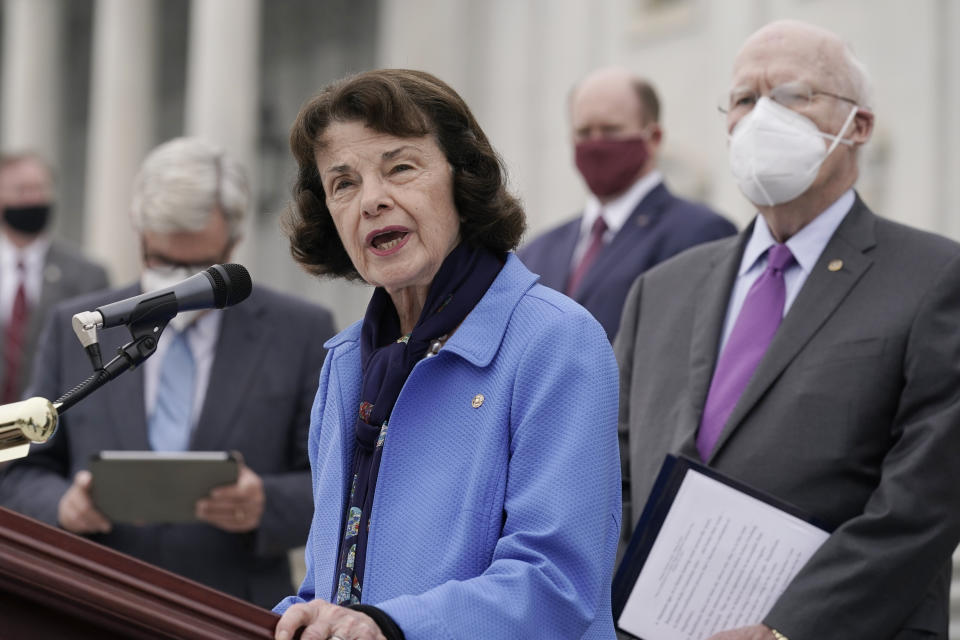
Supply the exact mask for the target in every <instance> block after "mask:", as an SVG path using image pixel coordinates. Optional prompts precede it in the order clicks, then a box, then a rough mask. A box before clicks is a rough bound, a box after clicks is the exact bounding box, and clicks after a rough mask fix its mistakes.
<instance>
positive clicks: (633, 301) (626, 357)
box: [613, 276, 643, 561]
mask: <svg viewBox="0 0 960 640" xmlns="http://www.w3.org/2000/svg"><path fill="white" fill-rule="evenodd" d="M642 291H643V277H642V276H641V277H640V278H637V279H636V281H634V283H633V286H631V287H630V293H628V294H627V300H626V302H625V303H624V305H623V313H622V314H621V317H620V329H619V331H618V332H617V337H616V339H615V340H614V343H613V352H614V355H616V358H617V365H618V367H619V370H620V411H619V419H618V421H617V436H618V439H619V444H620V479H621V484H620V486H621V495H622V500H623V524H622V525H621V527H620V546H619V548H618V550H617V558H618V561H619V558H620V557H621V556H622V555H623V551H624V550H625V549H626V545H627V544H628V543H629V542H630V536H632V535H633V526H634V522H633V519H634V515H633V509H632V505H631V502H630V500H631V497H632V492H631V489H630V385H631V381H632V377H633V346H634V339H635V338H636V335H637V322H638V321H639V318H640V295H641V293H642ZM638 515H639V514H638Z"/></svg>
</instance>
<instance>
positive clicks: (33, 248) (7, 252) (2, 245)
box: [0, 233, 50, 273]
mask: <svg viewBox="0 0 960 640" xmlns="http://www.w3.org/2000/svg"><path fill="white" fill-rule="evenodd" d="M49 248H50V238H49V237H48V236H46V235H41V236H39V237H38V238H37V239H36V240H34V241H33V242H31V243H30V244H28V245H27V246H25V247H23V248H22V249H21V248H19V247H17V246H16V245H15V244H13V243H12V242H10V239H9V238H8V237H7V235H6V234H5V233H0V257H2V264H0V268H2V269H4V270H7V269H10V270H12V269H16V267H17V262H18V261H19V260H23V265H24V268H26V270H27V272H28V273H34V272H36V273H38V272H40V271H41V270H42V269H43V263H44V260H46V258H47V249H49Z"/></svg>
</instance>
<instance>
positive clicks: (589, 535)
mask: <svg viewBox="0 0 960 640" xmlns="http://www.w3.org/2000/svg"><path fill="white" fill-rule="evenodd" d="M290 140H291V147H292V149H293V153H294V155H295V156H296V159H297V162H298V164H299V173H298V177H297V182H296V185H295V187H294V198H295V199H294V202H293V204H292V206H291V211H290V213H291V216H290V218H289V219H288V223H289V224H288V227H289V228H288V231H289V233H290V237H291V244H292V251H293V255H294V257H295V258H296V259H297V260H298V261H299V262H300V263H301V264H302V265H304V266H305V267H306V268H307V269H308V270H309V271H310V272H312V273H314V274H317V275H324V276H339V277H344V278H351V279H358V278H359V279H362V280H364V281H366V282H368V283H369V284H371V285H374V286H375V287H376V288H375V290H374V292H373V297H372V298H371V300H370V303H369V306H368V307H367V312H366V315H365V316H364V318H363V321H362V322H358V323H356V324H354V325H353V326H351V327H350V328H348V329H346V330H345V331H344V332H343V333H341V334H340V335H339V336H337V337H335V338H333V339H332V340H330V341H329V342H328V343H327V345H326V346H327V348H328V350H329V351H328V354H327V359H326V362H325V364H324V366H323V371H322V372H321V374H320V387H319V390H318V392H317V396H316V400H315V402H314V406H313V412H312V415H311V425H310V439H309V453H310V463H311V467H312V473H313V489H314V515H313V523H312V525H311V530H310V538H309V540H308V542H307V549H306V565H307V574H306V578H305V579H304V581H303V584H302V586H301V587H300V590H299V593H298V594H297V595H296V596H291V597H288V598H286V599H285V600H284V601H283V602H281V603H280V604H279V605H277V607H276V611H278V612H281V613H282V612H285V613H284V615H283V616H282V618H281V620H280V622H279V624H278V626H277V632H276V637H277V638H278V639H288V638H291V637H292V636H293V634H294V632H295V631H296V630H297V629H298V628H300V627H301V626H305V627H307V629H306V631H304V634H303V638H304V639H307V638H319V639H328V638H339V639H340V640H367V639H374V638H375V639H384V638H386V639H388V640H390V639H392V638H404V637H405V638H407V640H416V639H420V638H431V639H432V638H437V639H439V638H444V639H449V638H483V639H485V640H492V639H497V638H511V639H513V638H526V639H530V638H550V639H551V640H553V639H556V638H605V639H609V638H613V637H614V629H613V621H612V617H611V613H610V578H611V573H612V571H613V563H614V557H615V554H616V546H617V537H618V533H619V529H620V510H621V504H620V476H619V468H620V466H619V455H618V452H617V435H616V424H617V385H618V382H617V369H616V363H615V361H614V358H613V355H612V352H611V349H610V346H609V343H608V341H607V337H606V335H605V333H604V331H603V329H602V328H601V327H600V325H599V324H598V323H597V322H596V321H595V320H594V319H593V318H592V317H591V316H590V315H589V314H588V313H587V312H586V311H584V309H582V308H581V307H579V306H578V305H577V304H576V303H574V302H572V301H571V300H569V299H568V298H566V297H564V296H562V295H561V294H559V293H556V292H554V291H552V290H550V289H547V288H546V287H543V286H541V285H538V284H537V283H536V281H537V276H535V275H534V274H532V273H530V272H529V271H528V270H527V269H526V268H525V267H524V266H523V264H521V262H520V261H519V260H518V259H517V258H516V256H515V255H513V253H511V250H512V249H513V248H514V247H515V246H516V245H517V242H518V241H519V239H520V235H521V234H522V232H523V229H524V226H525V223H524V213H523V210H522V208H521V207H520V204H519V203H518V201H517V200H516V199H515V198H513V197H512V196H511V195H509V194H508V193H507V190H506V187H505V177H504V171H503V168H502V166H501V162H500V160H499V158H498V156H497V155H496V153H495V152H494V151H493V149H492V148H491V146H490V143H489V142H488V141H487V137H486V136H485V135H484V133H483V131H482V130H481V129H480V127H479V125H478V124H477V122H476V121H475V120H474V117H473V115H472V114H471V113H470V110H469V109H468V108H467V106H466V104H464V102H463V100H462V99H461V98H460V96H458V95H457V94H456V93H455V92H454V91H453V90H452V89H451V88H450V87H449V86H447V85H446V84H444V83H443V82H441V81H440V80H438V79H437V78H435V77H433V76H431V75H429V74H427V73H422V72H417V71H405V70H381V71H372V72H367V73H362V74H360V75H356V76H352V77H348V78H346V79H344V80H341V81H339V82H336V83H334V84H332V85H330V86H328V87H327V88H325V89H324V90H323V91H322V92H321V93H320V94H319V95H318V96H317V97H315V98H313V99H312V100H310V101H309V102H308V103H307V104H306V105H305V106H304V107H303V108H302V109H301V111H300V114H299V115H298V116H297V120H296V122H295V123H294V125H293V129H292V133H291V136H290Z"/></svg>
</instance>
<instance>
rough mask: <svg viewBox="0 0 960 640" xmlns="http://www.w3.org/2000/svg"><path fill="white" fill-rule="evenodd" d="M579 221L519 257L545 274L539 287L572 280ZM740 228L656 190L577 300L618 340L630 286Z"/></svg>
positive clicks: (599, 260)
mask: <svg viewBox="0 0 960 640" xmlns="http://www.w3.org/2000/svg"><path fill="white" fill-rule="evenodd" d="M580 220H581V219H580V218H579V217H578V218H575V219H574V220H571V221H570V222H567V223H565V224H563V225H561V226H559V227H556V228H555V229H552V230H550V231H547V232H546V233H544V234H543V235H541V236H539V237H537V238H534V239H533V240H532V241H531V242H530V243H529V244H527V245H526V246H524V247H523V248H521V249H520V250H519V251H518V252H517V255H518V256H520V259H521V260H523V262H524V264H526V265H527V268H528V269H530V270H531V271H533V272H534V273H538V274H540V283H541V284H545V285H547V286H548V287H550V288H552V289H556V290H557V291H560V292H561V293H565V292H566V287H567V281H568V280H569V279H570V261H571V260H572V259H573V251H574V249H575V248H576V246H577V240H578V239H579V237H580ZM736 232H737V230H736V228H735V227H734V226H733V225H732V224H731V223H730V222H729V221H728V220H727V219H726V218H723V217H722V216H720V215H718V214H717V213H715V212H714V211H712V210H711V209H709V208H707V207H705V206H703V205H701V204H696V203H693V202H689V201H687V200H683V199H681V198H678V197H676V196H674V195H673V194H672V193H670V192H669V191H668V190H667V187H666V186H664V184H663V183H660V184H659V185H657V186H656V187H654V188H653V189H652V190H651V191H650V193H648V194H647V195H646V196H645V197H644V198H643V200H641V201H640V204H638V205H637V207H636V209H634V210H633V213H631V214H630V217H629V218H628V219H627V222H626V223H625V224H624V225H623V227H622V228H621V229H620V231H619V232H618V233H617V235H616V236H614V238H613V240H612V241H610V243H608V244H607V245H606V246H605V247H604V248H603V251H602V252H601V253H600V255H599V256H598V257H597V260H596V262H594V263H593V266H592V267H591V268H590V271H588V272H587V274H586V275H585V276H584V278H583V280H581V282H580V286H579V287H578V289H577V291H575V292H573V293H574V295H573V299H574V300H576V301H577V302H579V303H580V304H581V305H583V306H584V307H586V309H587V310H588V311H589V312H590V313H592V314H593V317H595V318H596V319H597V320H598V321H599V322H600V324H602V325H603V328H604V329H606V330H607V337H608V338H609V339H610V340H611V341H613V338H614V336H616V334H617V329H618V328H619V326H620V312H621V310H622V309H623V301H624V300H625V299H626V297H627V291H629V290H630V285H631V284H633V281H634V280H636V278H637V276H639V275H640V274H641V273H643V272H644V271H646V270H647V269H649V268H650V267H652V266H654V265H656V264H658V263H660V262H662V261H664V260H666V259H667V258H669V257H671V256H673V255H676V254H678V253H680V252H681V251H683V250H684V249H688V248H690V247H692V246H694V245H697V244H700V243H702V242H707V241H709V240H716V239H717V238H723V237H724V236H729V235H733V234H735V233H736Z"/></svg>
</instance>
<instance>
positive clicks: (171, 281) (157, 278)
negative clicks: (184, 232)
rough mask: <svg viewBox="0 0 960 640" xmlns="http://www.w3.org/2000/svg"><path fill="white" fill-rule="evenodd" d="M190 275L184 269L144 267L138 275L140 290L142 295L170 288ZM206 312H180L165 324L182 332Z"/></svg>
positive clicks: (188, 271) (200, 310)
mask: <svg viewBox="0 0 960 640" xmlns="http://www.w3.org/2000/svg"><path fill="white" fill-rule="evenodd" d="M192 275H193V272H191V271H190V269H187V268H186V267H176V268H174V269H151V268H149V267H145V268H144V270H143V272H142V273H141V274H140V288H141V289H143V292H144V293H150V292H151V291H157V290H159V289H165V288H167V287H172V286H173V285H175V284H177V283H179V282H180V281H181V280H186V279H187V278H189V277H190V276H192ZM206 311H208V309H194V310H191V311H181V312H180V313H178V314H177V315H175V316H174V317H172V318H170V322H168V323H167V324H169V325H170V326H171V327H173V328H174V329H176V330H177V331H183V330H184V329H186V328H187V327H189V326H190V325H191V324H193V323H194V322H195V321H196V320H197V318H199V317H200V316H202V315H203V314H204V313H205V312H206Z"/></svg>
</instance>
